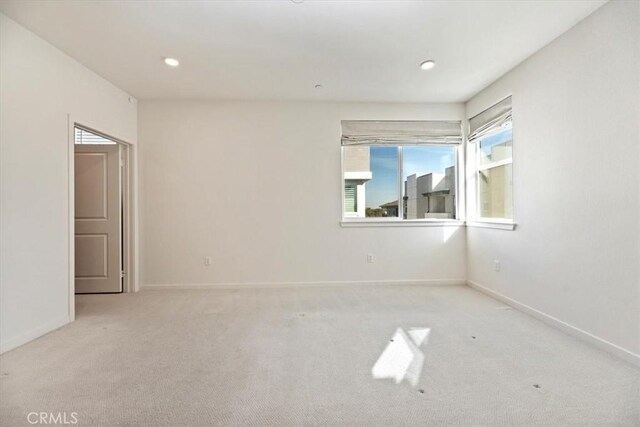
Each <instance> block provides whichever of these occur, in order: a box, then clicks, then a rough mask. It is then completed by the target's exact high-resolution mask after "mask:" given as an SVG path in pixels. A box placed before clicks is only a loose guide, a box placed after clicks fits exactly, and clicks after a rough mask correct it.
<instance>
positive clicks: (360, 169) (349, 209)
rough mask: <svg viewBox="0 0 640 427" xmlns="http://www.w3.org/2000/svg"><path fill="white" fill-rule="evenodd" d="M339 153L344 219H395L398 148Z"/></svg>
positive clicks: (361, 148)
mask: <svg viewBox="0 0 640 427" xmlns="http://www.w3.org/2000/svg"><path fill="white" fill-rule="evenodd" d="M343 150H344V151H343V164H344V187H345V200H344V206H345V209H344V212H345V216H346V217H362V218H364V217H397V215H398V148H397V147H386V146H367V147H363V146H357V147H343ZM350 197H352V199H351V200H350V199H349V198H350Z"/></svg>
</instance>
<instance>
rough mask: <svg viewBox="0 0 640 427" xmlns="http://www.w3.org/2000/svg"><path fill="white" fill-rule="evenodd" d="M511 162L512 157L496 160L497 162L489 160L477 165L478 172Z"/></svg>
mask: <svg viewBox="0 0 640 427" xmlns="http://www.w3.org/2000/svg"><path fill="white" fill-rule="evenodd" d="M511 164H513V157H511V158H509V159H502V160H498V161H497V162H489V163H485V164H483V165H479V166H478V172H481V171H486V170H487V169H493V168H499V167H500V166H505V165H511Z"/></svg>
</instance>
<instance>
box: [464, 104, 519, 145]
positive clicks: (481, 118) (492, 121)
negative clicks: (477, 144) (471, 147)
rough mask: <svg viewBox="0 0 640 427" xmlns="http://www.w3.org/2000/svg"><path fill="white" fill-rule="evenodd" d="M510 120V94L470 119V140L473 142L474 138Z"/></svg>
mask: <svg viewBox="0 0 640 427" xmlns="http://www.w3.org/2000/svg"><path fill="white" fill-rule="evenodd" d="M508 122H511V97H510V96H509V97H508V98H505V99H503V100H502V101H500V102H498V103H497V104H495V105H493V106H492V107H489V108H487V109H486V110H484V111H483V112H482V113H480V114H478V115H476V116H474V117H472V118H470V119H469V141H470V142H473V140H475V139H478V138H479V137H481V136H482V135H484V134H486V133H487V132H490V131H491V130H493V129H495V128H496V127H498V126H502V125H504V124H506V123H508Z"/></svg>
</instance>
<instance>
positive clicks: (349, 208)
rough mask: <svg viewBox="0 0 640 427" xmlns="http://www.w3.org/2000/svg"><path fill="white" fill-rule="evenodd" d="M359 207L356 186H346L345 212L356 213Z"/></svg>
mask: <svg viewBox="0 0 640 427" xmlns="http://www.w3.org/2000/svg"><path fill="white" fill-rule="evenodd" d="M357 210H358V206H357V204H356V186H355V185H345V186H344V211H345V212H356V211H357Z"/></svg>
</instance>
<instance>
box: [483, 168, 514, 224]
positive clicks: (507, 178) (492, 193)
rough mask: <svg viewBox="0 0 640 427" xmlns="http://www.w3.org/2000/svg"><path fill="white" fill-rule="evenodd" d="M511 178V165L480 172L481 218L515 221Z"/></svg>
mask: <svg viewBox="0 0 640 427" xmlns="http://www.w3.org/2000/svg"><path fill="white" fill-rule="evenodd" d="M511 176H512V165H511V163H508V164H506V165H502V166H497V167H494V168H489V169H485V170H483V171H480V173H479V178H480V179H479V181H480V186H479V187H480V216H481V217H483V218H507V219H513V200H512V195H513V183H512V180H511Z"/></svg>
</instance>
